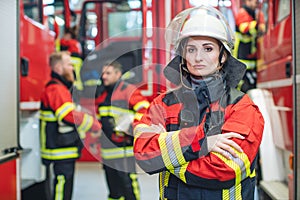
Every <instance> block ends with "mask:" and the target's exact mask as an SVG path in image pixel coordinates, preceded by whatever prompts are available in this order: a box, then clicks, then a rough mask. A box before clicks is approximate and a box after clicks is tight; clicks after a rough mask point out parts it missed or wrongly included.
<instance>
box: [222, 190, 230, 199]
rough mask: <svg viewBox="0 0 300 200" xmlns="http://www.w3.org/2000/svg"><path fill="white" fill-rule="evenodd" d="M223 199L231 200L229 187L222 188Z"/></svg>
mask: <svg viewBox="0 0 300 200" xmlns="http://www.w3.org/2000/svg"><path fill="white" fill-rule="evenodd" d="M222 199H223V200H229V189H224V190H222Z"/></svg>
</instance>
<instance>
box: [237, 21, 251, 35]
mask: <svg viewBox="0 0 300 200" xmlns="http://www.w3.org/2000/svg"><path fill="white" fill-rule="evenodd" d="M248 25H249V22H244V23H241V24H240V25H239V29H240V31H241V32H242V33H245V30H246V29H247V27H248Z"/></svg>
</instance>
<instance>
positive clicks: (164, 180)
mask: <svg viewBox="0 0 300 200" xmlns="http://www.w3.org/2000/svg"><path fill="white" fill-rule="evenodd" d="M169 178H170V172H168V171H163V172H160V173H159V196H160V199H161V200H167V198H165V187H166V186H168V183H169Z"/></svg>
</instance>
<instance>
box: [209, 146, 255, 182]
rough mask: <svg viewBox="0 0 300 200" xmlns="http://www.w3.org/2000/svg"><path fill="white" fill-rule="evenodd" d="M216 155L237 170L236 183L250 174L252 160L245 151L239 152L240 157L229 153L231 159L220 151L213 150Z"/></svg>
mask: <svg viewBox="0 0 300 200" xmlns="http://www.w3.org/2000/svg"><path fill="white" fill-rule="evenodd" d="M213 154H214V155H216V156H217V157H219V158H220V159H221V160H223V161H224V163H225V164H226V165H228V166H229V167H230V168H231V169H233V171H234V172H235V185H238V184H240V183H241V181H242V180H244V179H245V178H247V177H249V176H250V165H251V164H250V161H249V159H248V156H247V155H246V154H245V153H241V152H237V151H236V154H237V155H238V157H233V156H232V155H231V154H230V153H228V152H227V154H228V155H229V156H230V158H231V159H227V158H225V157H224V156H223V155H221V154H219V153H215V152H213Z"/></svg>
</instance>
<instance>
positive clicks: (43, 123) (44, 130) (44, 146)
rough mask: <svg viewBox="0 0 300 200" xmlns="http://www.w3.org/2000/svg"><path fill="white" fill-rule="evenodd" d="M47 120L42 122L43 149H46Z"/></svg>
mask: <svg viewBox="0 0 300 200" xmlns="http://www.w3.org/2000/svg"><path fill="white" fill-rule="evenodd" d="M46 124H47V123H46V122H45V121H41V122H40V131H41V132H40V137H41V151H44V150H45V149H46Z"/></svg>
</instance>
